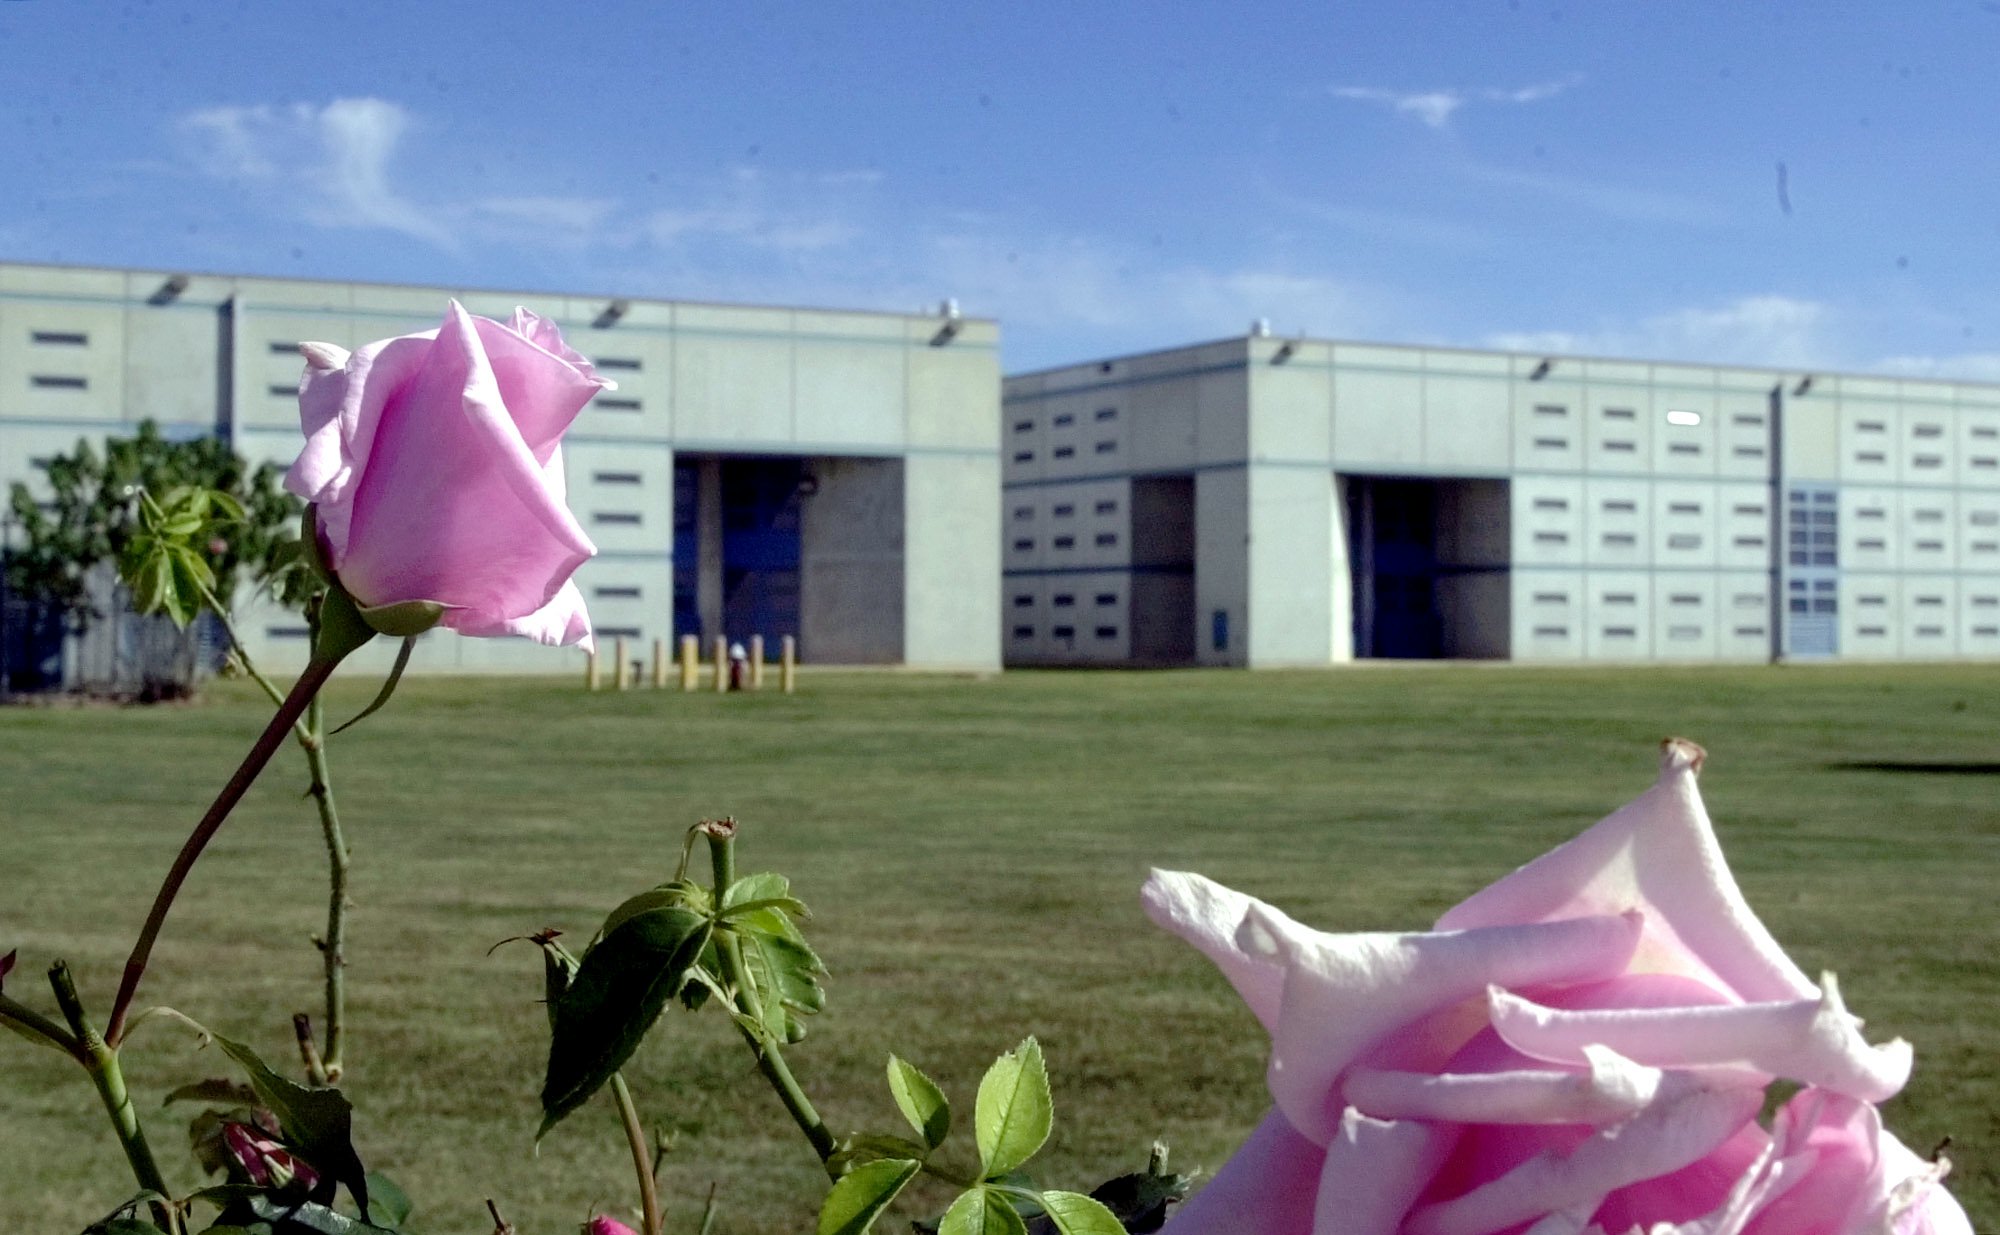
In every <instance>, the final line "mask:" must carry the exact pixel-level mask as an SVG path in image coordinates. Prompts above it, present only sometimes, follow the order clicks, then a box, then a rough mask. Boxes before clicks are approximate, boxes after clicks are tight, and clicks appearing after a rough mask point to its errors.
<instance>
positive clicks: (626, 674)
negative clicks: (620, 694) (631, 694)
mask: <svg viewBox="0 0 2000 1235" xmlns="http://www.w3.org/2000/svg"><path fill="white" fill-rule="evenodd" d="M611 647H612V653H611V654H612V655H613V656H615V657H617V659H616V660H614V661H613V662H612V669H611V680H612V681H613V682H614V683H616V684H617V686H618V689H619V690H624V689H625V688H626V687H627V686H629V685H631V677H632V666H631V665H630V664H629V663H628V662H627V661H626V659H625V636H623V635H620V636H618V638H617V639H616V640H615V641H613V642H612V644H611Z"/></svg>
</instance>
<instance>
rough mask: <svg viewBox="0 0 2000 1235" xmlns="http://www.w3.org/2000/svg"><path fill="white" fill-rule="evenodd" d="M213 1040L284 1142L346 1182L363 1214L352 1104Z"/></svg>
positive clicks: (363, 1185) (236, 1045)
mask: <svg viewBox="0 0 2000 1235" xmlns="http://www.w3.org/2000/svg"><path fill="white" fill-rule="evenodd" d="M215 1044H216V1045H217V1046H218V1047H221V1048H222V1051H223V1053H224V1054H226V1055H228V1056H229V1057H230V1058H231V1059H234V1060H235V1061H236V1062H237V1064H238V1065H239V1066H241V1067H242V1069H243V1071H244V1073H245V1074H246V1075H247V1076H248V1077H249V1078H250V1086H251V1088H253V1089H255V1090H256V1091H257V1097H258V1098H259V1099H261V1100H262V1101H263V1103H264V1105H265V1106H266V1107H269V1108H270V1111H271V1113H272V1114H273V1115H276V1116H277V1117H278V1131H279V1133H280V1134H281V1135H282V1137H283V1138H284V1141H285V1143H286V1144H287V1145H288V1146H290V1147H291V1148H292V1149H293V1150H295V1151H297V1153H298V1155H299V1156H300V1157H301V1158H304V1159H305V1160H306V1161H307V1162H310V1163H312V1164H313V1165H314V1166H315V1167H318V1168H319V1170H320V1173H321V1174H323V1175H325V1176H326V1177H328V1178H329V1179H334V1180H337V1181H339V1182H340V1183H343V1184H346V1185H347V1190H348V1191H349V1192H351V1193H353V1194H354V1203H355V1204H356V1205H358V1206H360V1207H361V1213H362V1215H363V1216H364V1217H366V1216H367V1213H368V1177H367V1172H366V1170H364V1169H363V1167H362V1165H361V1158H360V1156H359V1155H358V1154H356V1153H355V1152H354V1107H353V1106H352V1104H350V1103H349V1102H348V1101H347V1097H346V1095H345V1094H342V1093H341V1092H340V1091H339V1090H338V1089H308V1088H306V1087H305V1086H304V1085H300V1084H297V1083H295V1082H293V1081H289V1080H286V1079H285V1078H284V1077H282V1076H279V1075H278V1074H277V1073H275V1072H273V1071H271V1069H270V1068H269V1067H267V1066H265V1064H264V1061H263V1060H262V1059H260V1058H258V1057H257V1052H255V1051H253V1050H251V1049H250V1048H249V1047H247V1046H244V1045H243V1044H242V1043H240V1042H231V1041H230V1040H229V1039H227V1038H225V1037H222V1036H220V1035H217V1036H216V1038H215Z"/></svg>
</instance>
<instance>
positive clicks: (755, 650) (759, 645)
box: [750, 635, 764, 690]
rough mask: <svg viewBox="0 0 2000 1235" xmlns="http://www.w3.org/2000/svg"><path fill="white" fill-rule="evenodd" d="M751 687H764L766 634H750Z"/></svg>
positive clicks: (754, 688)
mask: <svg viewBox="0 0 2000 1235" xmlns="http://www.w3.org/2000/svg"><path fill="white" fill-rule="evenodd" d="M750 689H751V690H762V689H764V636H762V635H752V636H750Z"/></svg>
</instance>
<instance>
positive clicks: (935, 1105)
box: [889, 1055, 951, 1149]
mask: <svg viewBox="0 0 2000 1235" xmlns="http://www.w3.org/2000/svg"><path fill="white" fill-rule="evenodd" d="M889 1092H890V1094H891V1095H893V1096H894V1097H895V1099H896V1109H897V1110H899V1111H901V1112H903V1118H904V1119H907V1120H909V1121H910V1126H911V1127H912V1128H915V1129H916V1130H917V1135H918V1136H921V1137H923V1138H924V1144H926V1145H928V1146H930V1147H931V1148H932V1149H936V1148H937V1147H938V1146H940V1145H942V1144H944V1138H945V1137H946V1136H947V1135H949V1134H950V1132H951V1103H949V1102H947V1101H945V1096H944V1091H943V1090H941V1089H939V1088H938V1087H937V1085H936V1083H934V1082H933V1081H932V1080H931V1078H930V1077H928V1076H925V1075H924V1074H923V1073H922V1072H919V1071H918V1070H917V1067H916V1065H915V1064H913V1063H910V1062H909V1061H907V1060H905V1059H902V1058H899V1057H898V1056H895V1055H891V1056H889Z"/></svg>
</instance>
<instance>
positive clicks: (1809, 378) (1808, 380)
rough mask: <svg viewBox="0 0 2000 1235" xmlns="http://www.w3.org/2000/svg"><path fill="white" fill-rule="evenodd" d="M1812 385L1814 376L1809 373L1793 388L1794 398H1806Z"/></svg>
mask: <svg viewBox="0 0 2000 1235" xmlns="http://www.w3.org/2000/svg"><path fill="white" fill-rule="evenodd" d="M1812 384H1813V375H1812V374H1810V373H1808V374H1806V375H1805V376H1804V377H1802V378H1800V379H1799V384H1798V385H1796V386H1794V387H1792V397H1793V398H1794V399H1803V398H1805V397H1806V394H1807V392H1808V391H1810V390H1811V389H1812Z"/></svg>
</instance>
